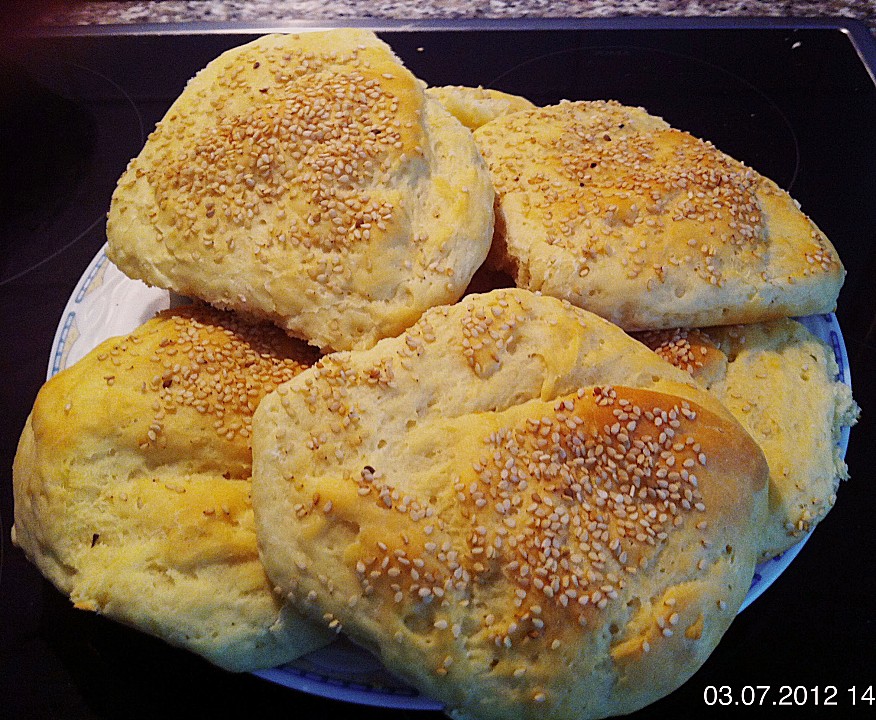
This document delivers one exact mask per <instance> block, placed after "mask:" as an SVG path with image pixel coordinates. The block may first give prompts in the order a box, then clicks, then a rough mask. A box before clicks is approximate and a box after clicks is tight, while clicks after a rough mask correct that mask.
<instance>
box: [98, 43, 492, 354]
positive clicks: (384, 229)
mask: <svg viewBox="0 0 876 720" xmlns="http://www.w3.org/2000/svg"><path fill="white" fill-rule="evenodd" d="M493 195H494V193H493V188H492V184H491V181H490V178H489V175H488V173H487V170H486V167H485V165H484V162H483V160H482V158H481V156H480V154H479V153H478V150H477V148H476V146H475V144H474V141H473V139H472V136H471V133H470V131H469V130H467V129H466V128H465V127H463V126H462V124H461V123H460V122H459V121H458V120H456V118H454V117H453V116H452V115H451V114H450V113H449V112H447V111H446V110H445V109H444V107H443V106H442V105H441V103H439V102H438V101H436V100H434V99H432V98H430V97H427V96H426V95H425V94H424V91H423V88H422V84H421V83H420V81H419V80H417V78H415V77H414V76H413V75H412V74H411V73H410V72H409V71H408V70H407V69H406V68H405V67H404V66H402V64H401V63H400V62H399V60H398V59H397V57H396V56H395V55H394V54H393V53H392V51H391V49H390V48H389V46H387V45H386V44H385V43H383V42H382V41H380V40H379V39H378V38H377V37H376V36H375V35H374V34H373V33H371V32H370V31H366V30H352V29H345V30H332V31H326V32H310V33H303V34H300V35H267V36H264V37H261V38H259V39H258V40H255V41H254V42H251V43H249V44H246V45H243V46H241V47H238V48H235V49H233V50H229V51H227V52H226V53H224V54H222V55H221V56H219V57H218V58H217V59H215V60H213V61H212V62H210V63H209V64H208V65H207V66H206V67H205V68H204V69H203V70H202V71H201V72H199V73H198V74H197V75H196V76H195V77H194V78H193V79H192V80H191V81H190V82H189V83H188V85H187V86H186V88H185V90H184V91H183V92H182V94H181V95H180V97H179V98H178V99H177V100H176V101H175V102H174V104H173V105H172V106H171V107H170V109H169V110H168V112H167V114H166V115H165V117H164V118H163V119H162V120H161V122H160V123H158V126H157V127H156V129H155V131H154V132H153V133H152V134H151V135H150V136H149V139H148V140H147V142H146V145H145V146H144V148H143V150H142V152H141V153H140V154H139V156H138V157H136V158H134V160H132V161H131V163H130V165H129V167H128V168H127V170H126V171H125V173H124V174H123V176H122V177H121V179H120V180H119V183H118V187H117V189H116V191H115V193H114V195H113V199H112V204H111V207H110V211H109V217H108V222H107V238H108V241H109V248H108V255H109V257H110V259H111V260H112V261H113V262H114V263H115V264H116V265H117V266H118V267H119V268H120V269H121V270H122V271H123V272H124V273H126V274H127V275H129V276H130V277H132V278H136V279H140V280H144V281H146V282H147V283H148V284H150V285H154V286H157V287H162V288H168V289H171V290H173V291H175V292H177V293H179V294H180V295H183V296H189V297H194V298H200V299H201V300H203V301H205V302H208V303H210V304H212V305H214V306H217V307H220V308H224V309H229V310H235V311H238V312H241V313H245V314H248V315H250V316H255V317H258V318H261V319H267V320H270V321H272V322H274V323H276V324H277V325H279V326H280V327H282V328H284V329H285V330H286V331H287V332H288V333H290V334H292V335H294V336H296V337H300V338H303V339H304V340H306V341H307V342H309V343H311V344H313V345H315V346H318V347H319V348H321V349H323V350H341V349H349V348H363V347H369V346H370V345H373V344H374V343H375V342H376V341H377V340H378V339H380V338H382V337H387V336H393V335H397V334H398V333H400V332H401V331H402V330H404V329H405V328H406V327H408V326H410V325H411V324H412V323H413V322H414V321H415V320H416V319H417V318H418V317H419V315H420V313H422V312H423V310H425V309H426V308H428V307H431V306H432V305H439V304H444V303H450V302H454V301H456V300H457V299H458V298H459V297H460V296H461V295H462V294H463V292H464V291H465V288H466V286H467V284H468V282H469V280H470V279H471V277H472V275H473V274H474V272H475V270H477V268H478V267H479V266H480V265H481V264H482V262H483V260H484V258H485V257H486V255H487V252H488V250H489V247H490V242H491V238H492V232H493V211H492V205H493Z"/></svg>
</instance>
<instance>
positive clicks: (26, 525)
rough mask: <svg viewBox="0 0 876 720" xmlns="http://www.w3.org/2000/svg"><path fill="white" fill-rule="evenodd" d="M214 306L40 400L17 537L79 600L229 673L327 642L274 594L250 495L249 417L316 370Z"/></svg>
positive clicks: (101, 359) (113, 349)
mask: <svg viewBox="0 0 876 720" xmlns="http://www.w3.org/2000/svg"><path fill="white" fill-rule="evenodd" d="M313 356H314V353H313V351H312V350H311V349H309V348H307V346H305V345H304V344H303V343H300V342H299V341H294V340H292V339H290V338H288V337H287V336H285V335H284V334H283V333H282V331H280V330H278V329H276V328H273V327H263V328H256V327H254V326H249V325H247V324H245V323H241V322H240V321H238V320H236V319H234V318H233V317H231V316H230V315H228V314H227V313H222V312H220V311H216V310H211V309H208V308H205V307H186V308H178V309H175V310H170V311H165V312H163V313H161V314H160V315H159V316H158V317H156V318H155V319H153V320H150V321H149V322H147V323H146V324H145V325H143V326H142V327H140V328H138V329H137V330H135V331H134V332H133V333H131V334H130V335H127V336H125V337H120V338H112V339H110V340H107V341H106V342H104V343H102V344H101V345H100V346H99V347H97V348H96V349H95V350H93V351H92V352H91V353H89V354H88V355H87V356H86V357H84V358H83V359H82V360H80V361H79V362H78V363H76V364H74V365H73V366H71V367H70V368H68V369H66V370H64V371H62V372H61V373H59V374H58V375H56V376H54V377H53V378H52V379H51V380H49V381H48V382H47V383H46V384H45V386H44V387H43V388H42V389H41V390H40V392H39V394H38V396H37V399H36V402H35V404H34V408H33V411H32V413H31V416H30V417H29V419H28V422H27V426H26V427H25V429H24V432H23V433H22V436H21V440H20V443H19V447H18V452H17V454H16V457H15V465H14V470H13V489H14V494H15V526H14V538H15V542H16V544H17V545H18V546H19V547H21V548H22V549H23V550H24V551H25V553H26V554H27V556H28V558H30V560H31V561H32V562H33V563H34V564H35V565H36V566H37V567H38V568H39V569H40V570H41V571H42V572H43V574H44V575H45V576H46V577H47V578H48V579H49V580H51V581H52V582H53V583H54V584H55V585H56V586H57V587H58V588H59V590H61V591H62V592H64V593H66V594H68V595H69V596H70V597H71V600H72V601H73V602H74V604H75V605H76V606H77V607H79V608H81V609H85V610H91V611H95V612H99V613H101V614H103V615H106V616H107V617H110V618H113V619H114V620H118V621H121V622H124V623H126V624H129V625H132V626H134V627H137V628H139V629H141V630H144V631H146V632H149V633H152V634H154V635H156V636H158V637H161V638H163V639H165V640H167V641H168V642H170V643H171V644H174V645H179V646H181V647H185V648H188V649H190V650H193V651H194V652H196V653H198V654H200V655H202V656H204V657H206V658H207V659H208V660H210V661H211V662H214V663H216V664H218V665H221V666H222V667H224V668H227V669H232V670H249V669H253V668H257V667H271V666H273V665H276V664H278V663H281V662H287V661H290V660H292V659H294V658H295V657H297V656H298V655H300V654H302V653H304V652H307V651H309V650H312V649H315V648H316V647H319V646H320V645H323V644H325V642H327V635H326V633H325V632H324V631H323V630H321V629H320V628H318V627H317V626H315V625H312V624H311V623H309V622H306V621H305V620H304V619H303V618H301V616H299V615H298V614H297V613H295V612H294V611H292V610H291V609H289V608H285V607H284V605H283V603H282V601H281V600H279V599H278V598H276V597H275V596H274V595H273V592H272V587H271V585H270V583H269V582H268V579H267V577H266V576H265V573H264V570H263V568H262V566H261V563H260V561H259V558H258V552H257V549H256V538H255V527H254V524H253V517H252V507H251V500H250V482H249V480H250V471H251V449H250V440H249V431H250V422H251V417H252V412H253V410H254V409H255V407H256V406H257V405H258V403H259V401H260V400H261V398H262V397H263V396H264V394H265V393H267V392H268V391H270V390H271V389H273V388H274V387H276V386H277V385H278V384H279V383H281V382H283V381H285V380H288V379H290V378H292V377H294V376H295V375H297V374H298V373H299V372H301V370H302V369H304V367H305V366H307V365H309V364H310V363H312V362H313V360H314V357H313Z"/></svg>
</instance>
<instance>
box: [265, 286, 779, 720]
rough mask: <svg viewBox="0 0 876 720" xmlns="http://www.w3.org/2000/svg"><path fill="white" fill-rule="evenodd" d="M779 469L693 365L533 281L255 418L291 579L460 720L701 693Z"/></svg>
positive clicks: (286, 389) (273, 529) (362, 358)
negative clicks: (537, 288) (546, 293)
mask: <svg viewBox="0 0 876 720" xmlns="http://www.w3.org/2000/svg"><path fill="white" fill-rule="evenodd" d="M302 438H306V442H301V439H302ZM766 477H767V467H766V462H765V461H764V459H763V454H762V453H761V451H760V449H759V448H758V447H757V445H756V444H755V443H754V441H753V440H752V439H751V438H750V437H749V436H748V434H747V433H746V432H745V431H744V430H743V429H742V428H741V426H740V425H739V424H738V423H737V422H736V421H734V420H733V418H732V416H730V415H729V413H727V411H726V410H725V409H723V408H722V407H721V406H720V405H719V404H718V403H716V402H715V400H714V398H713V397H711V396H710V395H709V394H708V393H706V392H705V391H703V390H700V389H697V388H696V387H695V386H694V385H693V384H692V383H691V381H690V378H689V377H688V376H686V374H685V373H683V372H682V371H680V370H678V369H677V368H674V367H672V366H671V365H669V364H668V363H666V362H664V361H663V360H661V359H660V358H659V357H657V356H656V355H655V354H654V353H652V352H651V351H649V350H648V349H647V348H645V347H644V346H642V345H641V344H639V343H638V342H636V341H634V340H632V339H631V338H630V337H628V336H627V335H625V334H624V333H623V332H622V331H621V330H620V329H618V328H617V327H615V326H613V325H611V324H610V323H608V322H606V321H604V320H602V319H600V318H598V317H597V316H595V315H592V314H590V313H587V312H585V311H583V310H580V309H578V308H575V307H573V306H571V305H569V304H568V303H563V302H561V301H559V300H556V299H554V298H549V297H542V296H538V295H535V294H533V293H530V292H528V291H525V290H518V289H511V290H498V291H494V292H491V293H488V294H482V295H478V294H475V295H470V296H467V297H466V298H464V299H463V300H462V301H461V302H460V303H458V304H457V305H454V306H452V307H440V308H435V309H433V310H430V311H428V312H427V313H425V314H424V315H423V316H422V318H421V319H420V320H419V321H418V322H417V324H415V325H414V326H413V327H412V328H411V329H409V330H408V331H406V332H405V333H404V334H403V335H402V336H400V337H398V338H392V339H388V340H383V341H381V342H379V343H378V344H377V345H376V346H375V347H374V348H373V349H371V350H367V351H352V352H349V353H335V354H333V355H330V356H327V357H325V358H323V359H322V360H321V361H320V362H319V363H317V365H315V366H313V367H312V368H310V369H309V370H307V371H305V372H303V373H301V374H300V375H298V376H297V377H296V378H294V379H293V380H291V381H290V382H288V383H286V384H284V385H281V386H280V387H279V388H278V389H277V390H276V391H275V392H273V393H271V394H270V395H268V396H267V397H266V398H265V399H264V401H263V402H262V403H261V405H260V406H259V408H258V410H257V411H256V414H255V417H254V419H253V508H254V511H255V516H256V526H257V534H258V537H259V545H260V549H261V554H262V559H263V562H264V563H265V567H266V570H267V571H268V574H269V575H270V576H271V578H272V580H273V581H274V582H275V583H276V584H277V585H278V586H279V587H280V588H281V589H282V590H283V591H284V592H285V593H287V594H288V597H289V599H290V601H292V602H293V603H295V604H296V606H298V607H299V608H301V609H302V611H304V612H305V613H307V614H308V615H309V616H311V617H313V618H315V619H322V620H323V621H324V622H327V623H329V624H330V626H331V627H333V628H335V629H338V630H342V631H343V632H346V633H348V634H349V636H350V637H352V638H353V639H354V640H355V641H357V642H359V643H361V644H363V645H365V646H366V647H368V648H370V649H371V650H373V651H374V652H376V653H377V654H378V655H379V657H380V658H381V659H382V661H383V662H384V664H385V665H386V666H387V667H388V668H389V669H390V670H391V671H392V672H394V673H396V674H397V675H399V676H400V677H402V678H404V679H406V680H407V681H408V682H410V683H412V684H413V685H414V686H415V687H417V688H418V689H419V690H420V691H421V692H423V693H424V694H426V695H428V696H430V697H433V698H435V699H437V700H439V701H441V702H443V703H444V704H445V710H446V711H447V712H448V713H449V714H450V715H451V716H453V717H459V718H504V719H508V718H534V717H539V718H579V719H582V720H583V719H586V718H597V717H604V716H607V715H613V714H621V713H626V712H631V711H633V710H635V709H637V708H639V707H642V706H644V705H646V704H647V703H649V702H651V701H653V700H655V699H657V698H659V697H661V696H663V695H665V694H666V693H668V692H670V691H671V690H673V689H674V688H676V687H678V686H679V685H680V684H682V683H683V682H684V681H685V680H686V679H687V678H688V677H689V676H690V675H691V674H692V673H693V672H694V671H695V670H696V669H697V668H698V667H699V666H700V665H701V664H702V663H703V662H704V661H705V659H706V657H707V656H708V655H709V653H710V652H711V651H712V649H713V648H714V647H715V645H716V643H717V642H718V640H719V638H720V637H721V635H722V634H723V633H724V631H725V630H726V629H727V627H728V625H729V624H730V622H731V620H732V618H733V616H734V615H735V613H736V611H737V609H738V608H739V606H740V604H741V602H742V600H743V598H744V597H745V595H746V592H747V590H748V588H749V586H750V583H751V580H752V577H753V572H754V567H755V559H756V547H755V545H756V535H757V533H758V532H759V530H760V525H761V522H762V516H763V514H764V513H765V511H766Z"/></svg>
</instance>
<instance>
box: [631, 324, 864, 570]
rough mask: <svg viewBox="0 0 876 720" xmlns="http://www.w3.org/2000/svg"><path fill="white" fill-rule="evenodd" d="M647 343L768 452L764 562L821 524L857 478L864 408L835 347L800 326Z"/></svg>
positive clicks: (653, 335) (664, 336)
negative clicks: (848, 448)
mask: <svg viewBox="0 0 876 720" xmlns="http://www.w3.org/2000/svg"><path fill="white" fill-rule="evenodd" d="M638 339H640V340H641V341H642V342H644V343H645V344H646V345H648V346H649V347H651V348H652V349H654V350H655V351H656V352H657V354H659V355H661V356H662V357H663V358H664V359H666V360H668V361H669V362H671V363H673V364H674V365H676V366H678V367H682V368H684V369H685V370H687V371H688V372H690V373H691V375H692V376H693V377H694V378H695V379H697V381H698V382H700V383H701V384H702V385H703V387H705V388H707V389H708V390H709V391H710V392H711V393H713V394H714V395H715V396H716V397H717V398H718V399H719V400H720V401H721V402H722V403H723V404H724V405H725V406H726V407H727V409H728V410H730V412H732V413H733V414H734V415H735V416H736V418H737V419H738V420H739V422H740V423H741V424H742V425H743V427H745V429H746V430H748V432H749V434H750V435H751V436H752V437H753V438H754V439H755V440H756V441H757V442H758V444H759V445H760V447H761V448H762V449H763V452H764V455H765V456H766V459H767V462H768V464H769V467H770V483H769V510H770V512H769V518H768V522H767V526H766V528H765V529H764V531H763V532H762V533H761V534H760V535H758V538H757V542H758V545H759V547H760V559H761V560H766V559H769V558H771V557H775V556H776V555H778V554H779V553H782V552H784V551H785V550H787V549H789V548H790V547H792V546H793V545H795V544H796V543H797V542H799V541H800V540H801V539H802V538H803V536H804V535H805V534H806V533H808V532H809V531H810V530H812V529H813V528H814V527H815V526H816V525H817V524H818V522H820V521H821V520H822V519H823V518H824V516H825V515H826V514H827V513H828V511H829V510H830V509H831V508H832V507H833V504H834V502H835V501H836V493H837V490H838V488H839V484H840V481H841V480H846V479H848V477H849V471H848V467H847V466H846V463H845V461H844V460H843V457H842V452H841V449H840V444H839V443H840V437H841V434H842V428H843V427H844V426H845V427H849V426H851V425H854V424H855V422H856V421H857V418H858V414H859V413H860V408H859V407H858V405H857V403H856V402H855V401H854V399H853V398H852V391H851V388H850V387H849V386H848V385H846V384H845V383H843V382H840V381H839V380H838V379H837V373H838V367H837V364H836V360H835V358H834V354H833V350H832V349H831V348H830V346H829V345H828V344H827V343H825V342H824V341H822V340H821V339H820V338H818V337H816V336H815V335H813V334H812V333H810V332H809V331H808V330H807V329H806V328H805V327H803V325H801V324H800V323H798V322H796V321H794V320H790V319H783V320H776V321H773V322H768V323H758V324H755V325H746V326H730V327H716V328H707V329H699V330H698V329H690V330H687V329H676V330H664V331H653V332H648V333H642V334H640V335H639V336H638Z"/></svg>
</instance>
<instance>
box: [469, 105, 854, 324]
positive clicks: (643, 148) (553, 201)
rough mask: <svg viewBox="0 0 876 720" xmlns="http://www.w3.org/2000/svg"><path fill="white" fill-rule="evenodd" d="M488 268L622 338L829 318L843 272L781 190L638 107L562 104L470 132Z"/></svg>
mask: <svg viewBox="0 0 876 720" xmlns="http://www.w3.org/2000/svg"><path fill="white" fill-rule="evenodd" d="M474 135H475V139H476V141H477V143H478V145H479V147H480V149H481V152H482V153H483V155H484V157H485V158H486V159H487V164H488V166H489V167H490V172H491V175H492V177H493V182H494V185H495V187H496V193H497V195H496V206H497V219H496V236H497V237H496V246H495V249H494V251H493V253H491V258H492V259H491V262H498V263H499V264H500V265H501V266H502V267H503V269H506V270H507V271H509V272H511V274H512V275H514V276H515V279H516V282H517V284H518V285H519V286H520V287H526V288H529V289H531V290H541V291H542V292H544V293H546V294H550V295H555V296H557V297H561V298H564V299H567V300H569V301H570V302H572V303H574V304H576V305H579V306H580V307H583V308H586V309H588V310H591V311H593V312H596V313H597V314H599V315H601V316H603V317H605V318H608V319H610V320H611V321H612V322H615V323H617V324H618V325H620V326H621V327H623V328H625V329H627V330H646V329H656V328H672V327H680V326H684V327H704V326H708V325H726V324H733V323H751V322H756V321H761V320H768V319H775V318H780V317H789V316H793V315H808V314H812V313H817V312H829V311H831V310H833V309H834V308H835V305H836V299H837V295H838V293H839V289H840V287H841V285H842V282H843V278H844V275H845V271H844V269H843V267H842V264H841V263H840V261H839V258H838V256H837V254H836V252H835V250H834V248H833V247H832V245H831V244H830V242H829V241H828V240H827V238H826V237H825V236H824V234H823V233H822V232H821V231H820V230H819V229H818V228H817V227H816V226H815V225H814V224H813V223H812V222H811V221H810V220H809V219H808V218H807V217H806V216H805V215H803V213H801V212H800V210H799V209H798V208H797V206H796V205H795V203H794V201H793V200H792V199H791V198H790V197H789V196H788V194H787V193H785V192H784V191H782V190H780V189H779V188H778V187H777V186H776V185H775V183H773V182H772V181H770V180H767V179H766V178H764V177H762V176H760V175H759V174H758V173H756V172H755V171H754V170H752V169H750V168H748V167H746V166H745V165H743V164H742V163H739V162H737V161H735V160H733V159H732V158H729V157H728V156H726V155H725V154H723V153H721V152H719V151H718V150H717V149H716V148H715V147H714V146H713V145H711V144H710V143H708V142H704V141H702V140H699V139H696V138H694V137H692V136H691V135H689V134H688V133H684V132H681V131H679V130H676V129H673V128H671V127H669V125H667V124H666V123H665V122H664V121H663V120H661V119H660V118H656V117H654V116H651V115H648V114H647V113H646V112H645V111H644V110H642V109H641V108H632V107H626V106H622V105H620V104H618V103H616V102H603V101H581V102H565V103H561V104H560V105H555V106H551V107H545V108H538V109H535V110H530V111H523V112H520V113H515V114H514V115H509V116H506V117H502V118H498V119H496V120H494V121H493V122H490V123H488V124H487V125H484V126H483V127H481V128H480V129H478V130H477V131H475V133H474Z"/></svg>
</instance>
